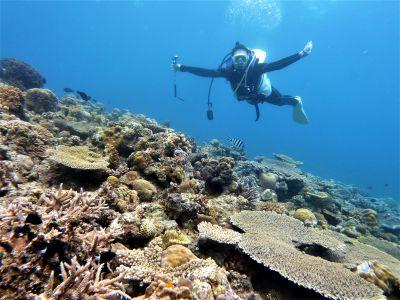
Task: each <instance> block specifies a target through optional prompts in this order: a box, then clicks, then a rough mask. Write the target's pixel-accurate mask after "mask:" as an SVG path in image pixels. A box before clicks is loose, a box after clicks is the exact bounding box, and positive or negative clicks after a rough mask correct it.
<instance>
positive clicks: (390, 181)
mask: <svg viewBox="0 0 400 300" xmlns="http://www.w3.org/2000/svg"><path fill="white" fill-rule="evenodd" d="M245 2H249V1H232V2H229V1H198V2H193V1H188V2H183V1H176V2H172V1H165V2H160V1H157V2H148V1H124V2H122V1H53V2H51V1H30V2H25V1H1V2H0V5H1V7H0V8H1V57H15V58H17V59H20V60H24V61H27V62H29V63H30V64H32V65H33V66H35V67H36V68H37V69H38V70H39V71H40V72H41V74H43V75H44V76H45V77H46V79H47V82H48V83H47V87H48V88H50V89H52V90H54V91H55V92H56V93H57V94H58V95H59V96H62V95H63V92H62V90H63V88H64V87H71V88H75V89H81V90H84V91H85V92H87V93H88V94H89V95H92V96H93V97H95V98H97V99H98V100H100V101H102V102H104V103H105V104H106V106H107V107H108V108H113V107H118V108H127V109H130V110H131V111H132V112H134V113H143V114H145V115H148V116H150V117H152V118H155V119H156V120H158V121H165V120H169V121H170V122H171V124H172V127H174V128H176V129H177V130H180V131H182V132H184V133H187V134H189V135H190V136H193V137H195V138H196V139H198V140H199V141H201V142H206V141H209V140H211V139H213V138H217V139H220V140H221V141H223V142H226V138H227V137H228V136H234V137H238V138H240V139H242V140H243V141H244V142H245V144H246V150H247V153H248V155H249V157H253V156H255V155H264V156H271V154H272V153H274V152H277V153H284V154H288V155H291V156H293V157H294V158H295V159H298V160H301V161H304V163H305V164H304V168H303V169H304V170H306V171H309V172H311V173H314V174H316V175H319V176H321V177H325V178H333V179H337V180H340V181H342V182H346V183H353V184H355V185H357V186H359V187H360V188H363V189H366V188H367V187H369V186H370V187H372V190H368V192H369V193H371V194H372V195H378V196H391V197H395V198H396V199H400V196H399V85H398V83H399V56H398V53H399V3H398V2H397V1H287V2H286V1H282V2H281V1H265V0H264V1H262V0H256V1H253V2H252V3H251V4H248V5H246V4H245ZM237 40H239V41H241V42H242V43H244V44H246V45H247V46H249V47H252V48H256V47H257V48H263V49H266V50H267V52H268V60H269V61H273V60H277V59H280V58H283V57H285V56H288V55H291V54H293V53H295V52H297V51H299V50H301V49H302V48H303V47H304V45H305V44H306V42H307V41H308V40H312V41H313V43H314V49H313V51H312V53H311V55H310V56H308V57H306V58H304V59H302V60H300V61H299V62H296V63H295V64H293V65H291V66H289V67H287V68H285V69H283V70H280V71H276V72H271V73H269V76H270V78H271V80H272V84H273V85H274V86H275V87H276V88H278V90H280V91H281V92H282V93H283V94H290V95H301V96H302V98H303V102H304V105H305V109H306V111H307V114H308V116H309V119H310V124H309V125H307V126H301V125H297V124H295V123H293V122H292V120H291V108H290V107H275V106H272V105H269V104H264V105H262V107H261V114H262V115H261V119H260V120H259V121H258V122H254V119H255V112H254V108H253V107H252V106H250V105H248V104H246V103H244V102H237V101H236V100H235V99H234V98H233V96H232V92H231V90H230V87H229V85H228V83H227V82H226V81H224V80H223V79H219V80H216V81H215V85H214V90H213V95H212V101H213V103H214V115H215V120H214V121H207V120H206V115H205V112H206V109H207V106H206V101H207V91H208V84H209V79H205V78H201V77H196V76H194V75H191V74H188V73H179V74H178V76H177V83H178V92H179V94H180V96H181V97H183V98H185V100H186V101H185V102H180V101H179V100H176V99H174V98H173V90H172V80H173V76H172V72H171V70H170V62H171V57H172V56H173V55H174V54H178V55H179V60H180V62H181V63H184V64H187V65H192V66H201V67H207V68H216V67H217V66H218V64H219V63H220V60H221V59H222V57H223V56H224V55H225V54H226V53H227V52H228V51H229V50H230V49H231V48H232V47H233V46H234V43H235V41H237ZM385 185H387V186H385Z"/></svg>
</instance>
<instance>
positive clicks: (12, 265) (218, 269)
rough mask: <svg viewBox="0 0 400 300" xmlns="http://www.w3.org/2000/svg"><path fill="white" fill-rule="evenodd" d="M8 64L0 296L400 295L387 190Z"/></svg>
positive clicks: (1, 151)
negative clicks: (207, 135) (197, 134)
mask: <svg viewBox="0 0 400 300" xmlns="http://www.w3.org/2000/svg"><path fill="white" fill-rule="evenodd" d="M1 63H2V64H5V65H6V67H5V68H4V69H0V72H1V73H2V74H1V76H2V77H1V81H2V82H4V83H0V278H1V279H0V294H1V298H2V299H7V300H8V299H131V298H135V299H219V300H221V299H228V300H237V299H264V298H265V299H299V298H302V299H314V298H318V297H324V298H331V299H355V298H357V299H380V297H381V295H382V293H385V295H386V296H388V297H392V296H393V297H399V293H400V292H399V285H398V283H399V280H398V278H399V277H400V262H399V260H398V259H399V257H400V250H399V249H400V248H399V242H400V235H399V233H400V231H399V228H400V207H399V205H398V203H397V202H396V201H394V200H393V199H392V200H391V199H386V198H376V197H371V196H369V195H367V194H366V193H365V192H363V191H361V190H359V189H357V188H356V187H354V186H351V185H347V184H344V183H340V182H338V181H334V180H324V179H322V178H319V177H317V176H314V175H312V174H309V173H306V172H303V171H302V170H301V169H300V168H299V166H300V162H297V161H295V160H294V159H291V158H290V157H288V156H285V155H275V156H276V158H277V159H269V158H266V157H258V158H255V159H254V160H249V159H247V158H246V155H245V152H244V150H243V149H235V148H234V147H228V146H226V145H223V143H221V142H219V141H217V140H212V141H211V142H210V143H208V144H206V145H198V144H196V141H195V140H194V139H193V138H191V137H188V136H186V135H184V134H182V133H179V132H176V131H175V130H173V129H172V128H169V126H165V125H161V124H158V123H157V122H156V121H155V120H153V119H150V118H147V117H146V116H144V115H134V114H132V113H130V112H129V111H126V110H121V109H113V110H112V111H110V112H108V111H106V110H105V107H104V106H103V105H102V104H101V103H100V102H96V103H95V102H93V101H84V100H82V99H77V98H75V97H64V98H61V99H60V101H59V102H58V100H57V98H56V96H55V95H54V94H53V92H52V91H50V90H46V89H41V86H42V85H43V84H44V80H43V78H42V77H41V76H40V75H38V74H37V73H36V71H34V70H33V69H32V68H31V67H30V66H28V65H26V64H24V63H21V62H18V61H15V60H2V61H1ZM5 75H7V76H8V77H7V76H6V77H7V78H8V79H7V78H6V77H4V76H5ZM10 84H12V85H14V86H12V85H10ZM21 90H22V91H21ZM279 159H280V160H279ZM61 183H62V184H61ZM60 184H61V185H60ZM237 229H238V230H237Z"/></svg>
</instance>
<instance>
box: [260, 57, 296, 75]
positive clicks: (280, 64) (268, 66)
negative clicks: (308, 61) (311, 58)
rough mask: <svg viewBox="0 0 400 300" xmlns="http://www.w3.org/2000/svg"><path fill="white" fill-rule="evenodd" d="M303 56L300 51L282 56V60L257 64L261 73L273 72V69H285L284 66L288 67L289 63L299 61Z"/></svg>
mask: <svg viewBox="0 0 400 300" xmlns="http://www.w3.org/2000/svg"><path fill="white" fill-rule="evenodd" d="M300 58H302V56H301V55H300V54H299V53H296V54H293V55H291V56H288V57H285V58H282V59H280V60H277V61H274V62H271V63H262V64H258V65H257V70H258V71H259V72H260V73H265V72H271V71H276V70H280V69H283V68H284V67H287V66H288V65H290V64H292V63H294V62H296V61H298V60H299V59H300Z"/></svg>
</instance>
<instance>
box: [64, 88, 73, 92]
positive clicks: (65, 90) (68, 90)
mask: <svg viewBox="0 0 400 300" xmlns="http://www.w3.org/2000/svg"><path fill="white" fill-rule="evenodd" d="M64 92H66V93H75V91H74V90H73V89H70V88H65V89H64Z"/></svg>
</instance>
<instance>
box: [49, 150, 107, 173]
mask: <svg viewBox="0 0 400 300" xmlns="http://www.w3.org/2000/svg"><path fill="white" fill-rule="evenodd" d="M50 158H51V159H53V160H55V161H56V162H58V163H59V164H62V165H64V166H67V167H69V168H72V169H79V170H100V169H107V166H108V158H107V157H103V156H101V155H100V154H97V153H95V152H93V151H91V150H89V148H88V147H87V146H71V147H69V146H58V147H57V149H56V150H54V151H53V154H52V155H51V157H50Z"/></svg>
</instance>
